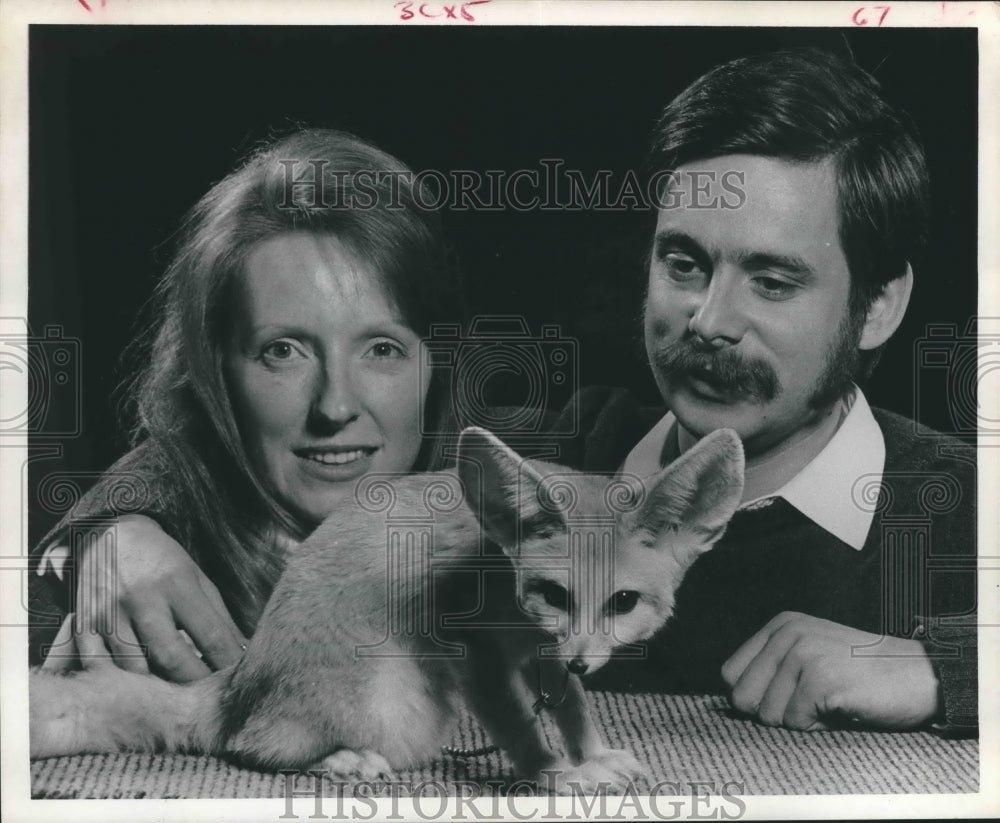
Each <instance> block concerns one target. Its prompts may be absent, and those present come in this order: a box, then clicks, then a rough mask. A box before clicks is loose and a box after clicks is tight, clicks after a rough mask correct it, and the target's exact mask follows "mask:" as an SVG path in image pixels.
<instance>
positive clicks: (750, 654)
mask: <svg viewBox="0 0 1000 823" xmlns="http://www.w3.org/2000/svg"><path fill="white" fill-rule="evenodd" d="M801 617H803V615H801V614H799V613H798V612H781V614H779V615H776V616H775V617H773V618H771V619H770V620H769V621H768V622H767V624H766V625H765V626H764V627H763V628H761V629H760V630H759V631H757V632H756V633H755V634H754V635H753V636H752V637H751V638H750V639H749V640H747V641H746V642H745V643H744V644H743V645H742V646H740V647H739V648H738V649H737V650H736V651H735V652H734V653H733V656H732V657H730V658H729V659H728V660H727V661H726V662H725V663H723V664H722V679H723V680H725V681H726V685H728V686H729V687H730V688H734V687H735V686H736V683H737V681H739V680H740V678H741V677H743V673H744V672H745V671H746V669H747V666H749V665H750V663H751V662H752V661H753V660H755V659H756V658H757V656H758V655H759V654H760V653H761V652H762V651H763V650H764V647H765V646H766V645H767V643H768V641H769V640H770V639H771V636H772V635H774V634H775V633H776V632H778V631H779V630H781V629H782V628H784V627H785V625H786V624H788V623H791V622H792V621H793V620H798V619H799V618H801ZM775 665H777V663H776V664H775Z"/></svg>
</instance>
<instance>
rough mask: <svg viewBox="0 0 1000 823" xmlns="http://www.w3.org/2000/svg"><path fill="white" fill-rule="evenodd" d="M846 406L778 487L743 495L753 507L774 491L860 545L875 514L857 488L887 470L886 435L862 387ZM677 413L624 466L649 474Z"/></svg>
mask: <svg viewBox="0 0 1000 823" xmlns="http://www.w3.org/2000/svg"><path fill="white" fill-rule="evenodd" d="M846 402H847V403H848V405H849V410H848V412H847V414H846V416H845V417H844V420H843V422H841V424H840V427H839V428H838V429H837V431H836V433H835V434H834V435H833V437H832V438H831V439H830V442H828V443H827V444H826V446H824V447H823V450H822V451H821V452H820V453H819V454H818V455H816V457H815V458H813V460H812V461H811V462H810V463H808V464H807V465H806V467H805V468H804V469H802V471H800V472H799V473H798V474H797V475H796V476H795V477H793V478H792V479H791V480H790V481H789V482H787V483H786V484H785V485H784V486H782V487H781V488H780V489H778V490H777V491H775V492H773V493H771V494H767V495H764V496H762V497H758V498H756V499H754V500H748V501H745V502H744V503H742V504H741V505H740V508H753V507H755V506H758V505H760V504H761V503H763V501H766V500H770V499H773V498H775V497H781V498H784V500H785V501H786V502H788V503H789V504H790V505H792V506H794V507H795V508H796V509H798V510H799V511H800V512H802V514H804V515H805V516H806V517H808V518H809V519H810V520H812V521H813V522H814V523H815V524H816V525H818V526H820V527H821V528H822V529H824V530H825V531H827V532H829V533H830V534H832V535H833V536H834V537H836V538H838V539H839V540H841V541H843V542H844V543H846V544H847V545H848V546H850V547H851V548H853V549H856V550H858V551H860V550H861V549H862V548H863V547H864V544H865V539H866V538H867V536H868V530H869V529H870V528H871V523H872V518H873V517H874V507H875V501H874V500H871V501H869V500H867V497H868V495H860V494H859V493H858V491H857V490H856V489H855V486H856V485H857V484H858V482H859V480H861V478H866V480H877V479H881V477H882V473H883V471H884V470H885V438H884V437H883V436H882V430H881V429H880V428H879V425H878V423H876V422H875V418H874V416H873V415H872V411H871V408H870V407H869V405H868V401H867V400H866V399H865V396H864V394H863V393H862V392H861V390H860V389H858V388H856V387H855V388H854V391H853V392H852V393H851V394H850V395H849V396H848V398H847V400H846ZM675 423H676V419H675V418H674V416H673V414H672V413H670V412H667V414H666V415H664V416H663V418H661V419H660V420H659V422H657V424H656V425H655V426H654V427H653V428H652V429H651V430H650V432H649V433H648V434H647V435H646V436H645V437H643V438H642V440H640V441H639V442H638V444H636V446H635V448H633V449H632V451H631V452H629V454H628V456H627V457H626V458H625V463H624V465H623V466H622V471H624V472H625V473H627V474H633V475H636V476H637V477H649V476H650V475H652V474H655V473H656V472H658V471H659V470H660V469H661V468H662V466H663V461H662V457H663V455H664V452H665V450H666V449H665V446H666V440H667V437H668V435H670V434H671V432H672V431H673V427H674V424H675Z"/></svg>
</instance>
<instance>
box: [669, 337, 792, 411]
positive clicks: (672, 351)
mask: <svg viewBox="0 0 1000 823" xmlns="http://www.w3.org/2000/svg"><path fill="white" fill-rule="evenodd" d="M651 359H652V361H653V365H654V366H655V367H656V368H657V370H658V371H659V372H660V373H661V374H665V375H670V376H679V377H685V376H692V377H697V378H698V379H699V380H704V381H706V382H708V383H710V384H711V385H712V386H714V387H715V388H717V389H718V390H719V391H720V392H721V393H723V394H730V395H734V396H738V397H745V398H748V399H751V400H756V401H758V402H762V403H766V402H768V401H770V400H773V399H774V398H775V397H776V396H777V395H778V392H779V391H780V389H781V383H780V381H779V380H778V375H777V374H775V372H774V369H773V368H771V366H770V364H769V363H767V362H765V361H764V360H759V359H756V358H749V357H743V356H742V355H740V354H737V353H736V352H735V351H733V350H732V349H730V348H726V349H717V350H712V351H706V350H705V349H703V348H701V347H699V346H698V345H697V343H695V340H694V337H693V336H687V337H684V338H681V339H680V340H676V341H674V342H673V343H667V344H666V345H664V346H661V347H658V348H657V349H656V350H655V351H654V352H653V353H652V357H651Z"/></svg>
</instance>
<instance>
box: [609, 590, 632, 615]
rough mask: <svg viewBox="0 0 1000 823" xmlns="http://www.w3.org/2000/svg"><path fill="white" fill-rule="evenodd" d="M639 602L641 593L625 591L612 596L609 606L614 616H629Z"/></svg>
mask: <svg viewBox="0 0 1000 823" xmlns="http://www.w3.org/2000/svg"><path fill="white" fill-rule="evenodd" d="M638 602H639V592H636V591H630V590H623V591H620V592H615V593H614V594H613V595H611V600H609V601H608V605H609V606H610V607H611V612H612V614H628V613H629V612H630V611H632V609H634V608H635V607H636V604H637V603H638Z"/></svg>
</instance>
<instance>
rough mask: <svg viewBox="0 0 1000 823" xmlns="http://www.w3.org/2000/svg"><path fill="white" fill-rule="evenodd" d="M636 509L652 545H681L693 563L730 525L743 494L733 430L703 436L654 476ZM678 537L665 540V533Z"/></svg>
mask: <svg viewBox="0 0 1000 823" xmlns="http://www.w3.org/2000/svg"><path fill="white" fill-rule="evenodd" d="M648 483H649V486H648V488H649V491H648V494H647V496H646V499H645V501H643V504H642V506H641V507H640V509H639V511H638V512H637V516H636V521H635V523H636V528H637V529H642V530H643V531H645V532H646V533H647V534H648V536H649V538H650V540H651V543H652V544H654V545H656V544H659V543H661V542H664V543H666V542H669V543H671V544H672V545H673V546H674V547H675V549H682V552H681V556H680V557H679V558H678V559H680V560H682V561H683V562H684V563H690V562H693V561H694V559H695V557H697V555H698V554H700V553H701V552H702V551H705V550H706V549H709V548H711V547H712V544H713V543H715V541H716V540H718V539H719V538H720V537H722V533H723V532H724V531H725V529H726V524H727V523H728V522H729V518H730V517H732V516H733V513H734V512H735V511H736V508H737V506H739V504H740V498H741V497H742V495H743V444H742V443H741V442H740V438H739V437H738V436H737V434H736V432H734V431H733V430H732V429H719V430H718V431H714V432H712V433H711V434H709V435H707V436H706V437H703V438H702V439H701V440H699V441H698V442H697V443H696V444H695V445H694V446H692V447H691V448H690V449H688V450H687V451H686V452H685V453H684V454H682V455H681V456H680V457H679V458H678V459H677V460H675V461H674V462H673V463H671V464H670V465H669V466H667V467H666V468H665V469H663V471H661V472H660V474H659V475H657V476H655V477H654V478H652V479H651V480H650V481H648ZM667 532H671V533H674V534H675V535H676V537H674V538H673V539H672V540H670V541H661V538H663V537H664V536H665V533H667Z"/></svg>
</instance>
